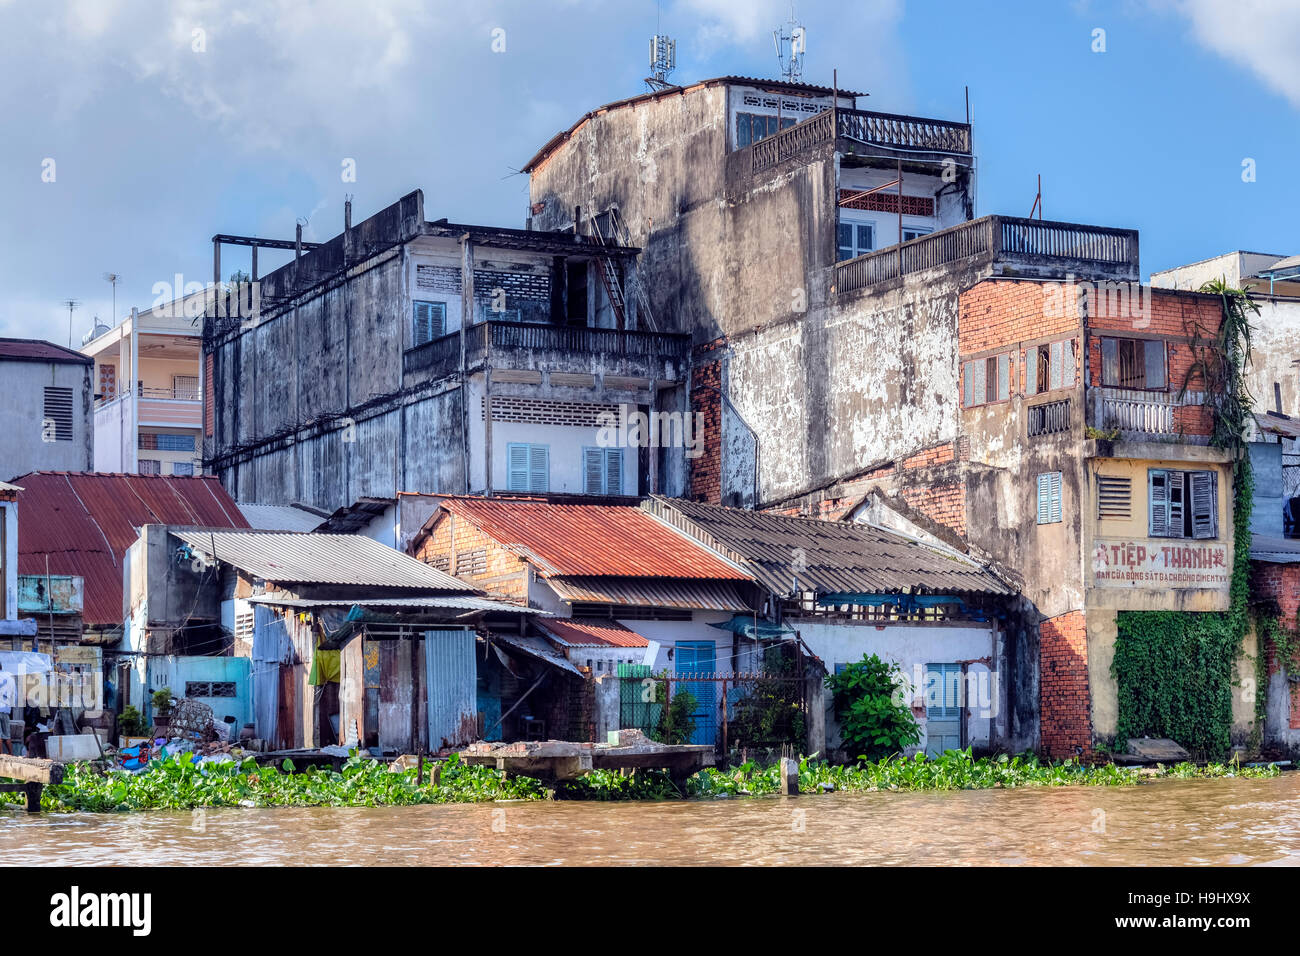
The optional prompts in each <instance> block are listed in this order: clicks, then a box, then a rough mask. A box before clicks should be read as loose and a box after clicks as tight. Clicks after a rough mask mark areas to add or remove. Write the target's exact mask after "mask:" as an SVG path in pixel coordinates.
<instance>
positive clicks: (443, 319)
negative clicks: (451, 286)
mask: <svg viewBox="0 0 1300 956" xmlns="http://www.w3.org/2000/svg"><path fill="white" fill-rule="evenodd" d="M429 309H430V311H431V315H430V319H429V325H430V331H431V332H432V335H433V338H435V339H436V338H439V337H440V336H443V335H446V334H447V303H446V302H430V303H429Z"/></svg>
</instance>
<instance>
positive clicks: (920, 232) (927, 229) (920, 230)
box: [898, 225, 934, 242]
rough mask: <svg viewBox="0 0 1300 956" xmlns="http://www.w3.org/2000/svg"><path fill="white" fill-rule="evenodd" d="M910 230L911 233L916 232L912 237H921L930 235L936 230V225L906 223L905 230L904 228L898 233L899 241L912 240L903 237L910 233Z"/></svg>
mask: <svg viewBox="0 0 1300 956" xmlns="http://www.w3.org/2000/svg"><path fill="white" fill-rule="evenodd" d="M909 232H911V233H915V235H913V236H912V239H920V238H921V237H922V236H928V235H930V233H932V232H934V226H907V225H905V226H903V230H902V232H900V233H899V234H898V235H899V241H900V242H911V241H912V239H904V238H903V237H904V236H905V235H906V234H907V233H909Z"/></svg>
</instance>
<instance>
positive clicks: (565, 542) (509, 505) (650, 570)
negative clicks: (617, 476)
mask: <svg viewBox="0 0 1300 956" xmlns="http://www.w3.org/2000/svg"><path fill="white" fill-rule="evenodd" d="M441 504H442V508H443V509H445V510H446V511H449V512H451V513H452V514H455V515H457V516H459V517H462V518H464V519H466V520H468V521H470V522H472V523H473V524H474V525H475V526H476V527H478V528H479V529H481V530H482V531H483V532H484V533H485V534H487V535H488V536H489V537H491V538H492V539H494V540H495V541H497V542H499V543H500V544H502V545H504V546H505V547H508V548H510V549H511V550H514V551H516V552H518V553H519V554H521V555H522V556H523V557H525V558H526V559H527V560H529V561H531V562H532V563H533V564H534V566H535V567H536V568H537V571H538V573H539V574H541V575H542V576H543V577H548V578H549V577H552V576H554V575H579V576H584V577H632V578H693V579H706V580H722V581H748V580H752V579H751V577H750V575H749V574H748V573H746V572H745V571H743V570H741V569H740V568H739V567H737V566H736V565H735V564H732V563H731V562H729V561H727V560H725V559H724V558H722V557H720V556H719V555H717V554H715V553H714V552H712V551H710V550H708V549H707V548H705V547H703V546H701V545H700V544H698V543H696V542H695V541H693V540H691V539H690V538H689V537H687V536H686V535H685V534H682V533H681V532H679V531H676V530H674V529H673V528H671V527H669V526H668V525H666V524H664V523H663V522H661V521H658V520H656V519H655V518H653V517H651V516H650V515H649V514H647V513H646V512H644V511H642V510H641V509H639V508H636V507H633V506H630V505H589V504H554V503H551V502H548V501H542V500H538V499H531V498H529V499H519V498H515V499H508V498H476V497H462V496H452V495H448V496H445V497H443V498H442V499H441ZM432 520H437V516H436V515H435V517H434V519H432Z"/></svg>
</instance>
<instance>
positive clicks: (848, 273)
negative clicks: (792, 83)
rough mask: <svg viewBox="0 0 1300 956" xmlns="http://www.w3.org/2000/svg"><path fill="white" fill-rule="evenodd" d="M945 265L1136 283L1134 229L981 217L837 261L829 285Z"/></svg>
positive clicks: (858, 284)
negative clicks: (1069, 275)
mask: <svg viewBox="0 0 1300 956" xmlns="http://www.w3.org/2000/svg"><path fill="white" fill-rule="evenodd" d="M787 132H789V131H788V130H787ZM773 138H775V137H773ZM765 142H766V141H765ZM948 265H968V266H972V267H976V268H982V269H984V270H985V271H987V273H988V274H990V275H1034V276H1039V277H1047V278H1053V277H1059V278H1064V277H1065V276H1066V275H1067V274H1069V273H1074V274H1075V275H1078V276H1079V277H1080V278H1109V279H1117V280H1119V279H1126V280H1133V281H1137V279H1138V234H1137V231H1136V230H1134V229H1112V228H1109V227H1107V226H1085V225H1080V224H1078V223H1069V222H1051V221H1048V220H1042V219H1020V218H1018V217H1011V216H985V217H984V218H982V219H973V220H971V221H970V222H964V223H961V224H960V225H957V226H951V227H949V228H947V229H942V230H940V231H939V232H933V233H931V234H930V235H928V236H921V237H920V238H917V239H911V240H909V241H907V242H904V243H901V244H899V245H895V246H889V247H888V248H885V249H879V250H876V251H875V252H868V253H865V254H864V255H860V256H858V257H856V258H854V259H846V260H845V261H843V262H837V263H836V264H835V266H834V275H833V277H832V291H834V292H835V293H836V294H837V295H846V294H848V293H852V292H857V291H859V290H862V289H870V288H871V287H873V286H875V285H877V284H879V283H882V282H887V281H890V280H896V279H899V278H902V277H904V276H907V275H910V274H913V273H917V272H924V271H926V270H928V269H937V268H941V267H943V266H948Z"/></svg>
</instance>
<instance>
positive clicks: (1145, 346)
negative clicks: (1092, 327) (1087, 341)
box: [1099, 335, 1169, 392]
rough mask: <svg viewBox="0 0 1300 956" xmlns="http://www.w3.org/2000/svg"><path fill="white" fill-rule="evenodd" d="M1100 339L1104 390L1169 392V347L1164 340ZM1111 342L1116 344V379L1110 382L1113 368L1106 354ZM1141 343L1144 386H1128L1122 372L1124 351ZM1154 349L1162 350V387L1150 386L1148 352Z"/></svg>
mask: <svg viewBox="0 0 1300 956" xmlns="http://www.w3.org/2000/svg"><path fill="white" fill-rule="evenodd" d="M1099 338H1100V339H1101V384H1102V386H1103V387H1104V388H1122V389H1124V390H1125V391H1130V392H1167V391H1169V346H1168V343H1166V342H1165V341H1164V340H1163V339H1141V338H1134V337H1132V336H1122V335H1102V336H1099ZM1111 342H1113V343H1115V345H1114V349H1115V356H1114V364H1113V370H1114V377H1113V379H1111V380H1108V379H1107V376H1108V375H1109V374H1110V370H1111V369H1112V366H1111V365H1110V364H1109V363H1108V362H1107V356H1106V352H1107V348H1108V343H1111ZM1139 343H1141V345H1142V363H1141V368H1142V382H1143V384H1142V385H1126V384H1124V375H1123V371H1122V370H1123V367H1124V362H1123V358H1122V349H1123V347H1124V346H1135V345H1137V344H1139ZM1152 348H1158V349H1159V350H1160V365H1161V377H1162V378H1163V379H1164V382H1163V384H1161V385H1150V384H1148V383H1149V382H1150V375H1149V371H1150V364H1149V363H1150V355H1149V351H1148V350H1150V349H1152Z"/></svg>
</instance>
